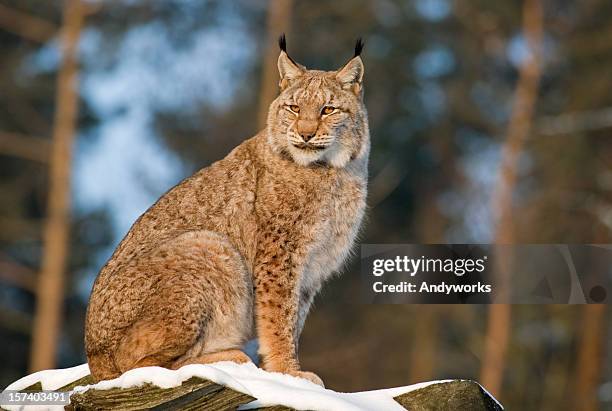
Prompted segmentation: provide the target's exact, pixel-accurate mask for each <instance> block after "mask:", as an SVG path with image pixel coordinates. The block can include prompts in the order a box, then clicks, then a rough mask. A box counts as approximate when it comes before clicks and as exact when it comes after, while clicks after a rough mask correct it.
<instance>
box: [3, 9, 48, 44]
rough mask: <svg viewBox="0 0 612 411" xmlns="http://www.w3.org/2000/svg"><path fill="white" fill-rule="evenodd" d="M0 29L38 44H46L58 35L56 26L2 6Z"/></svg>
mask: <svg viewBox="0 0 612 411" xmlns="http://www.w3.org/2000/svg"><path fill="white" fill-rule="evenodd" d="M0 28H3V29H4V30H6V31H8V32H10V33H13V34H17V35H18V36H21V37H23V38H26V39H28V40H31V41H34V42H37V43H46V42H47V40H49V39H50V38H51V37H53V36H54V35H55V34H56V33H57V27H56V26H55V24H53V23H51V22H49V21H47V20H44V19H42V18H40V17H36V16H32V15H30V14H28V13H25V12H23V11H20V10H15V9H12V8H10V7H7V6H4V5H2V4H0Z"/></svg>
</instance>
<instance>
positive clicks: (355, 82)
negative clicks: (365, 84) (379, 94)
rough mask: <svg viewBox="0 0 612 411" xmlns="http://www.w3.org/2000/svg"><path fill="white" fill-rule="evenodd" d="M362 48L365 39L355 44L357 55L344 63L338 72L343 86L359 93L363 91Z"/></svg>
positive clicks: (337, 77)
mask: <svg viewBox="0 0 612 411" xmlns="http://www.w3.org/2000/svg"><path fill="white" fill-rule="evenodd" d="M361 50H363V41H361V39H358V40H357V44H355V56H354V57H353V58H352V59H351V60H350V61H349V62H348V63H346V64H345V65H344V67H342V68H341V69H340V70H338V72H337V73H336V79H338V81H339V82H340V83H342V87H343V88H345V89H351V90H353V92H354V93H355V94H359V92H360V91H361V83H362V81H363V72H364V70H365V69H364V67H363V61H361V57H359V55H360V54H361Z"/></svg>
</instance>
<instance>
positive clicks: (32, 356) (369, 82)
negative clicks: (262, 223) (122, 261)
mask: <svg viewBox="0 0 612 411" xmlns="http://www.w3.org/2000/svg"><path fill="white" fill-rule="evenodd" d="M281 32H285V33H287V37H288V46H289V52H290V54H291V55H292V57H294V58H295V59H296V60H297V61H299V62H301V63H302V64H305V65H306V66H308V67H315V68H323V69H335V68H337V67H339V66H340V65H342V64H343V63H344V62H345V61H347V59H348V58H349V57H350V56H351V53H352V46H353V44H354V40H355V38H356V37H358V36H363V37H364V39H365V42H366V47H365V51H364V54H363V59H364V62H365V66H366V74H365V98H366V104H367V106H368V108H369V115H370V126H371V131H372V143H373V150H372V156H371V167H370V170H371V180H370V183H371V184H370V195H369V206H370V211H369V218H368V221H367V223H366V226H365V229H364V232H363V235H362V238H361V241H362V242H364V243H450V242H454V243H468V242H474V243H490V242H500V243H612V138H611V136H612V93H611V92H610V91H611V90H612V2H610V1H608V0H584V1H569V0H541V1H538V0H525V1H516V0H503V1H502V0H500V1H495V2H492V1H484V0H473V1H468V0H411V1H410V0H403V1H399V0H372V1H365V0H356V1H355V0H354V1H348V0H335V1H322V0H310V1H300V2H298V1H290V0H270V1H264V0H257V1H253V0H243V1H232V2H230V1H200V0H173V1H172V0H166V1H162V0H155V1H144V0H107V1H93V0H92V1H84V0H66V1H65V2H61V1H41V0H0V62H1V65H0V347H1V349H0V364H1V365H0V386H2V387H3V386H6V385H7V384H8V383H9V382H11V381H13V380H15V379H17V378H19V377H21V376H23V375H25V374H26V373H27V372H28V371H32V370H38V369H43V368H53V367H68V366H73V365H76V364H80V363H82V362H84V360H85V357H84V353H83V321H84V313H85V308H86V304H87V298H88V295H89V292H90V289H91V286H92V283H93V281H94V278H95V276H96V274H97V272H98V270H99V269H100V267H101V266H102V265H103V264H104V262H105V261H106V259H107V258H108V257H109V256H110V253H111V252H112V250H113V248H114V247H115V245H116V244H117V243H118V242H119V241H120V239H121V238H122V236H123V235H124V234H125V232H126V231H127V230H128V229H129V227H130V225H131V223H132V222H133V221H134V220H135V219H136V218H137V217H138V216H139V214H140V213H142V212H143V211H144V210H146V208H147V207H148V206H149V205H151V204H152V203H153V202H154V201H155V200H156V199H157V198H158V196H160V195H161V194H162V193H164V192H165V191H166V190H168V189H169V188H170V187H171V186H173V185H174V184H176V183H177V182H178V181H180V180H181V179H182V178H184V177H185V176H187V175H189V174H191V173H192V172H194V171H195V170H197V169H199V168H201V167H204V166H207V165H209V164H210V163H211V162H213V161H215V160H217V159H220V158H222V157H223V156H224V155H225V154H226V153H227V152H229V151H230V150H231V149H232V148H233V147H234V146H236V145H237V144H239V143H240V142H241V141H243V140H244V139H246V138H248V137H250V136H252V135H254V134H255V133H256V131H257V130H259V129H260V128H261V127H262V126H263V122H262V118H263V113H264V111H265V110H267V105H268V104H269V102H270V101H271V100H272V99H273V98H274V96H275V93H276V92H277V81H278V77H277V76H278V74H277V71H276V58H277V56H278V49H277V46H276V44H275V41H276V38H277V36H278V35H279V34H280V33H281ZM603 269H607V270H611V268H610V267H604V268H603ZM609 275H612V272H610V273H609ZM356 278H358V261H356V259H355V261H353V262H352V264H351V265H350V266H349V267H348V269H347V270H346V272H345V273H344V276H343V277H341V278H338V279H335V280H333V281H332V282H331V283H330V284H329V285H328V286H327V287H326V288H325V289H324V291H323V293H322V295H321V296H319V298H318V300H317V303H316V307H315V309H314V310H313V311H312V312H311V315H310V317H309V320H308V321H307V323H306V328H305V331H304V334H303V336H302V341H301V345H300V355H301V361H302V365H303V367H304V368H305V369H307V370H312V371H315V372H317V373H318V374H319V375H321V377H322V378H323V379H324V380H325V382H326V384H327V386H328V387H330V388H333V389H336V390H366V389H376V388H383V387H390V386H397V385H406V384H410V383H414V382H419V381H423V380H430V379H437V378H453V377H461V378H473V379H477V380H479V381H481V382H482V383H483V384H484V385H485V387H487V388H488V389H489V390H490V391H492V392H493V393H494V394H495V395H496V396H498V398H499V399H501V401H502V402H503V403H504V404H505V405H507V406H508V408H509V409H521V410H536V409H537V410H562V409H568V410H570V409H571V410H596V409H601V410H605V409H608V410H612V360H611V353H612V338H611V335H612V327H611V325H612V324H611V319H610V318H611V317H610V314H611V313H610V309H609V308H608V307H607V306H605V305H584V306H579V305H576V306H551V305H548V306H545V305H542V306H529V305H524V306H518V305H517V306H512V307H510V306H506V305H494V306H433V305H429V306H416V305H414V306H409V305H406V306H383V305H363V304H359V301H357V300H356V299H354V298H353V296H354V295H356V293H355V292H354V289H353V288H354V287H356V286H357V284H356V282H355V281H353V280H355V279H356ZM506 281H508V278H506ZM608 291H610V290H608ZM607 298H608V301H609V298H610V297H609V296H608V297H607Z"/></svg>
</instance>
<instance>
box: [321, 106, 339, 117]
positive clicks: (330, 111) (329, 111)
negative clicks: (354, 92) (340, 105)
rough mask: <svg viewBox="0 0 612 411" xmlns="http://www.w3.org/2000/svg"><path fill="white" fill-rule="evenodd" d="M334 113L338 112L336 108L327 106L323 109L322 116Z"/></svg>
mask: <svg viewBox="0 0 612 411" xmlns="http://www.w3.org/2000/svg"><path fill="white" fill-rule="evenodd" d="M334 111H336V109H335V107H332V106H325V107H323V110H321V114H323V115H328V114H331V113H333V112H334Z"/></svg>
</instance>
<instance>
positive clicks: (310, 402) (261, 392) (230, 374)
mask: <svg viewBox="0 0 612 411" xmlns="http://www.w3.org/2000/svg"><path fill="white" fill-rule="evenodd" d="M87 374H89V368H88V366H87V364H83V365H80V366H78V367H73V368H67V369H63V370H49V371H40V372H37V373H34V374H31V375H28V376H26V377H24V378H22V379H20V380H18V381H16V382H14V383H12V384H11V385H9V386H8V387H7V388H6V389H7V390H21V389H24V388H26V387H28V386H30V385H32V384H34V383H36V382H37V381H40V382H41V383H42V387H43V389H45V390H53V389H57V388H60V387H61V386H64V385H66V384H68V383H70V382H73V381H75V380H77V379H79V378H81V377H84V376H86V375H87ZM191 377H200V378H204V379H208V380H211V381H213V382H216V383H218V384H221V385H225V386H227V387H229V388H232V389H234V390H236V391H240V392H242V393H245V394H248V395H250V396H252V397H254V398H257V400H255V401H253V402H250V403H248V404H245V405H243V406H242V407H241V408H240V409H241V410H246V409H252V408H257V407H265V406H272V405H285V406H288V407H293V408H295V409H298V410H306V409H308V410H334V411H366V410H373V409H378V410H389V411H394V410H398V411H405V409H404V408H403V407H402V406H401V405H399V404H398V403H397V402H395V401H394V400H393V397H396V396H398V395H401V394H405V393H407V392H410V391H413V390H417V389H420V388H424V387H426V386H428V385H432V384H437V383H443V382H449V381H453V380H440V381H430V382H425V383H420V384H415V385H410V386H405V387H397V388H389V389H383V390H375V391H364V392H356V393H342V392H336V391H332V390H329V389H325V388H323V387H320V386H318V385H316V384H314V383H312V382H310V381H307V380H304V379H301V378H296V377H292V376H289V375H286V374H281V373H271V372H267V371H264V370H262V369H260V368H257V367H256V366H255V365H254V364H252V363H247V364H236V363H233V362H219V363H215V364H209V365H201V364H191V365H186V366H184V367H182V368H180V369H178V370H169V369H166V368H162V367H144V368H137V369H134V370H130V371H128V372H126V373H124V374H123V375H121V376H120V377H118V378H115V379H113V380H108V381H101V382H99V383H97V384H93V385H88V386H82V387H76V388H75V391H77V392H84V391H86V390H88V389H98V390H105V389H110V388H128V387H134V386H138V385H142V384H144V383H151V384H154V385H156V386H158V387H161V388H172V387H177V386H179V385H181V384H182V383H183V382H184V381H186V380H188V379H189V378H191ZM4 407H5V408H7V409H9V410H43V409H48V410H53V411H55V410H61V409H63V407H62V406H54V407H49V406H47V407H40V406H37V407H32V406H28V407H23V406H21V407H19V406H17V407H15V406H13V407H6V406H4Z"/></svg>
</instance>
